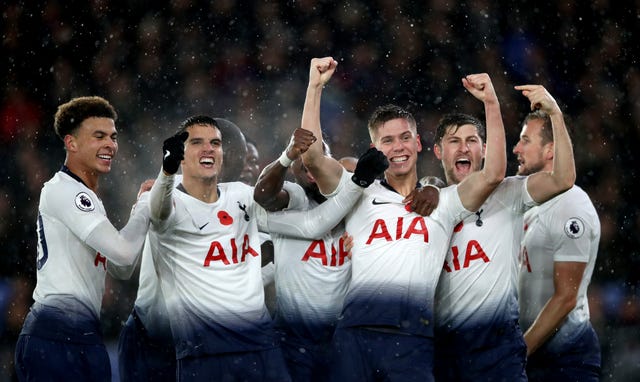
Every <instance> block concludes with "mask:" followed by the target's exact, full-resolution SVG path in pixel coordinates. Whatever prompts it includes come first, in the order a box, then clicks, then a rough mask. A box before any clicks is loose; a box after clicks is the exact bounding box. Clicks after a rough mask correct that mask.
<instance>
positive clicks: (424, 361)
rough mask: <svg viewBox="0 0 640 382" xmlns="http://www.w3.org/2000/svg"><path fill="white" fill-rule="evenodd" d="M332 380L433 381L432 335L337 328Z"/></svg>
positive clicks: (339, 381)
mask: <svg viewBox="0 0 640 382" xmlns="http://www.w3.org/2000/svg"><path fill="white" fill-rule="evenodd" d="M333 349H334V350H333V361H332V365H333V367H332V369H331V373H330V374H331V375H330V380H331V381H335V382H344V381H389V382H393V381H398V382H410V381H421V382H425V381H426V382H429V381H433V380H434V379H433V339H431V338H428V337H421V336H413V335H407V334H402V333H390V332H386V331H379V330H376V329H370V328H367V329H365V328H338V329H336V332H335V335H334V336H333Z"/></svg>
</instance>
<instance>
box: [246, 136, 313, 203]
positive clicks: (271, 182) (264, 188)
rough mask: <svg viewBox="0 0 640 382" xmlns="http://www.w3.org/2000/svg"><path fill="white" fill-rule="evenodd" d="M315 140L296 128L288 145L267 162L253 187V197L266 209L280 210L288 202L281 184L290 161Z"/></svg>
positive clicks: (297, 157) (294, 159)
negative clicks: (272, 159)
mask: <svg viewBox="0 0 640 382" xmlns="http://www.w3.org/2000/svg"><path fill="white" fill-rule="evenodd" d="M314 141H316V138H315V137H314V136H313V134H312V133H311V132H310V131H308V130H304V129H300V128H298V129H296V130H295V131H294V132H293V134H292V135H291V140H290V141H289V145H288V146H287V148H286V149H285V151H284V152H283V153H282V156H280V158H279V159H276V160H274V161H273V162H271V163H269V164H268V165H267V166H266V167H265V168H264V169H263V170H262V172H261V173H260V176H259V177H258V180H257V181H256V185H255V186H254V189H253V199H254V200H255V201H256V202H257V203H258V204H259V205H260V206H262V208H264V209H265V210H267V211H280V210H282V209H284V208H286V207H287V205H288V204H289V194H288V193H287V191H285V190H284V189H283V188H282V186H283V184H284V180H285V176H286V174H287V170H288V168H289V165H290V164H291V162H293V161H296V160H298V159H299V158H300V156H301V155H302V153H304V152H305V151H307V150H308V149H309V146H311V145H312V144H313V142H314Z"/></svg>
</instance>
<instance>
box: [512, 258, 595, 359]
mask: <svg viewBox="0 0 640 382" xmlns="http://www.w3.org/2000/svg"><path fill="white" fill-rule="evenodd" d="M586 266H587V263H580V262H574V261H562V262H555V263H554V266H553V274H554V276H553V287H554V292H553V296H551V298H550V299H549V301H547V303H546V304H545V306H544V308H542V310H541V311H540V313H539V314H538V317H536V320H535V321H534V322H533V324H532V325H531V327H530V328H529V329H527V331H526V332H525V333H524V341H525V343H526V344H527V356H529V355H531V354H532V353H533V352H535V351H536V350H537V349H538V348H539V347H540V346H542V344H544V343H545V342H546V341H547V339H548V338H549V337H551V336H552V335H553V334H554V333H555V332H556V331H557V330H558V328H559V327H560V326H561V325H562V323H563V322H564V320H565V318H566V317H567V315H568V314H569V313H570V312H571V310H573V308H575V306H576V301H577V296H578V288H579V287H580V282H581V281H582V275H583V273H584V270H585V268H586Z"/></svg>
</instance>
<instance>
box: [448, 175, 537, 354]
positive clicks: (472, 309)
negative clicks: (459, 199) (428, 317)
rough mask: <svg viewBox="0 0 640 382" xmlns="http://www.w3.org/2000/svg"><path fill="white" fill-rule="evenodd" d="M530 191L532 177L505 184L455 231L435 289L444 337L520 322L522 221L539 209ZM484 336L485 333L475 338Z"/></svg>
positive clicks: (512, 180)
mask: <svg viewBox="0 0 640 382" xmlns="http://www.w3.org/2000/svg"><path fill="white" fill-rule="evenodd" d="M526 187H527V177H523V176H514V177H507V178H505V179H504V180H503V181H502V182H501V183H500V185H498V187H497V188H496V189H495V190H494V191H493V193H491V195H490V196H489V197H488V198H487V200H486V201H485V202H484V204H483V205H482V207H480V209H479V210H478V211H477V212H476V213H475V214H473V215H470V216H468V217H467V218H465V219H464V221H462V222H461V223H459V224H458V225H457V226H456V227H455V229H454V232H453V235H452V237H451V244H450V246H449V250H448V252H447V257H446V260H445V263H444V267H443V272H442V274H441V275H440V281H439V283H438V287H437V289H436V327H437V328H438V330H439V331H440V330H441V331H443V332H444V333H447V332H450V331H456V332H458V333H460V334H462V332H465V331H471V332H473V331H474V330H477V329H479V328H484V329H488V328H491V327H500V326H502V325H503V324H504V323H505V322H515V321H517V320H518V296H517V277H518V252H519V249H520V239H521V237H522V219H523V215H524V212H525V211H526V210H527V209H529V208H531V207H533V206H534V205H535V202H534V201H533V200H532V199H531V196H530V195H529V193H528V192H527V188H526ZM485 333H487V334H488V333H490V331H487V330H485ZM479 336H482V332H479V333H476V334H475V335H474V337H476V338H477V337H479ZM462 337H466V336H462ZM461 339H462V340H464V338H461ZM463 342H464V343H465V344H467V345H468V341H467V340H464V341H463Z"/></svg>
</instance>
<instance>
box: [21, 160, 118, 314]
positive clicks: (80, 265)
mask: <svg viewBox="0 0 640 382" xmlns="http://www.w3.org/2000/svg"><path fill="white" fill-rule="evenodd" d="M105 221H106V222H108V219H107V214H106V211H105V209H104V206H103V205H102V201H101V200H100V198H98V196H97V195H96V194H95V193H94V192H93V191H92V190H91V189H89V188H88V187H87V186H85V185H84V183H82V181H81V180H80V179H79V178H77V177H76V176H75V175H73V174H72V173H71V172H68V170H66V171H65V170H63V171H58V172H57V173H56V174H55V175H54V176H53V178H51V179H50V180H49V181H47V182H46V183H45V184H44V187H43V188H42V192H41V193H40V206H39V212H38V223H37V229H38V259H37V283H36V287H35V290H34V291H33V299H34V300H35V301H36V302H39V303H41V304H44V305H46V306H50V307H56V308H59V309H61V310H65V311H67V312H77V313H78V314H82V315H89V314H90V315H93V317H94V318H95V319H96V320H97V319H99V318H100V307H101V305H102V295H103V293H104V287H105V284H104V283H105V276H106V269H107V268H106V266H107V261H106V260H107V259H106V258H105V257H104V256H102V255H101V254H100V253H99V252H97V251H96V250H95V249H93V248H91V247H89V246H88V245H87V244H86V243H85V240H86V238H87V237H88V236H89V234H90V233H91V232H92V231H93V230H94V229H95V228H96V227H97V226H98V225H99V224H100V223H102V222H105Z"/></svg>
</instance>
